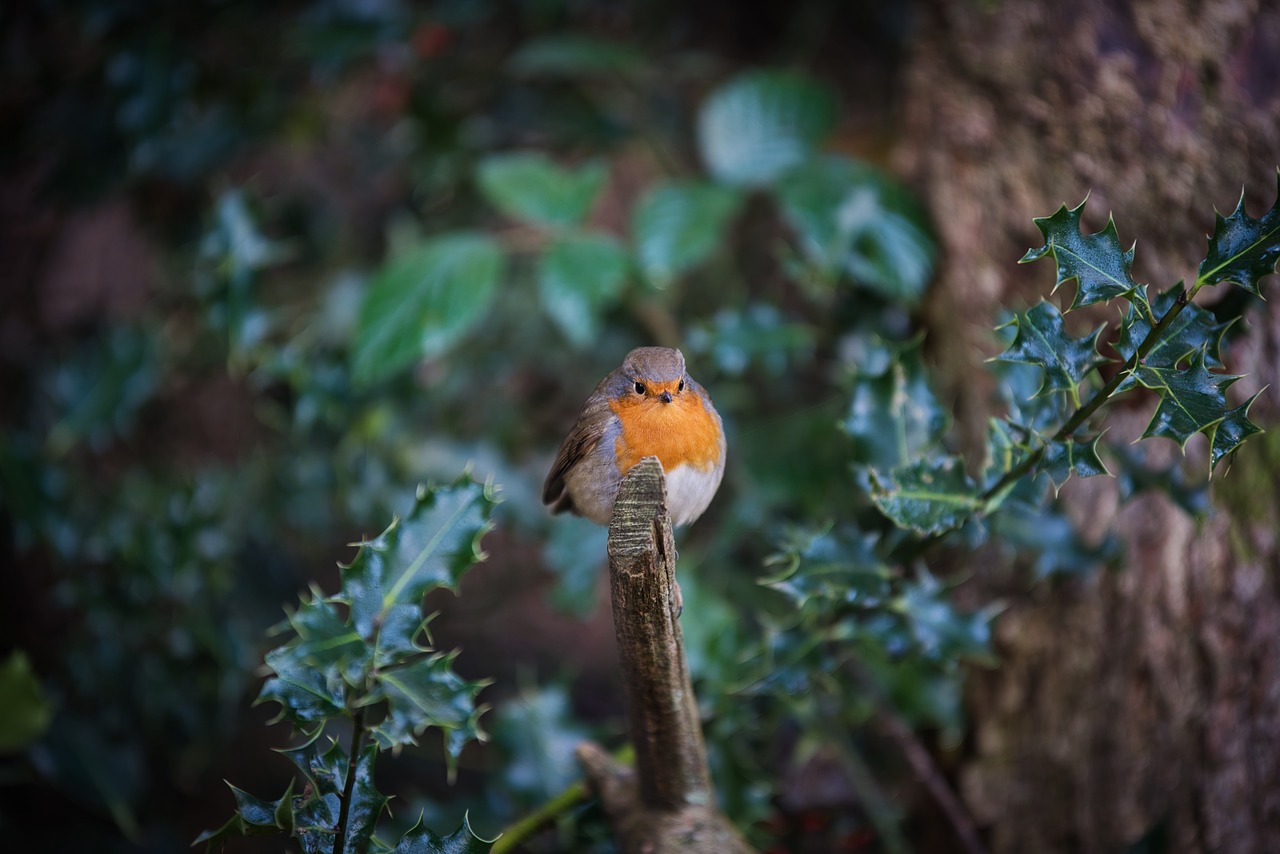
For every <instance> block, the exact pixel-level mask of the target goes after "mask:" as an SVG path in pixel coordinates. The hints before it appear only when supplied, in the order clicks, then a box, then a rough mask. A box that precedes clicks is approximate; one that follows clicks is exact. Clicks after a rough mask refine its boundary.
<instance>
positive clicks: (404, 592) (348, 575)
mask: <svg viewBox="0 0 1280 854" xmlns="http://www.w3.org/2000/svg"><path fill="white" fill-rule="evenodd" d="M496 503H497V502H496V498H495V495H494V492H493V489H492V488H491V487H489V486H486V485H484V484H479V483H476V482H475V481H473V480H471V479H470V478H469V477H467V476H463V477H462V478H460V479H459V480H457V481H455V482H454V483H453V484H451V485H449V486H421V487H419V488H418V495H417V500H416V501H415V503H414V506H413V510H411V511H410V512H409V515H408V516H406V517H405V518H404V519H397V520H395V521H394V522H392V523H391V526H390V527H388V528H387V530H385V531H383V532H382V534H381V535H380V536H379V537H378V538H377V539H374V540H367V541H365V542H363V543H360V551H359V552H357V553H356V556H355V559H354V560H352V561H351V563H350V564H347V565H346V566H344V567H342V594H341V596H339V597H335V598H336V599H338V600H340V601H343V602H346V603H347V604H348V605H350V606H351V617H352V620H353V621H354V623H355V627H356V631H357V632H359V633H360V635H361V636H363V637H366V638H370V637H372V636H373V632H374V630H375V627H376V626H378V625H381V624H383V623H385V620H386V615H387V613H388V612H389V611H390V610H391V609H392V608H393V607H394V606H396V605H412V606H418V605H420V604H421V602H422V597H423V596H424V595H426V594H427V593H428V592H429V591H431V590H434V589H436V588H438V587H445V588H448V589H450V590H456V586H457V583H458V580H459V578H461V576H462V574H463V573H464V572H466V570H467V569H469V568H470V567H471V565H472V564H474V563H476V562H477V561H480V560H483V559H484V553H483V552H481V551H480V538H481V537H483V536H484V534H485V533H486V532H487V531H488V530H489V529H490V528H491V527H492V524H491V523H490V521H489V516H490V514H491V513H492V511H493V507H494V505H495V504H496Z"/></svg>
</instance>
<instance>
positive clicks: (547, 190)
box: [476, 152, 607, 226]
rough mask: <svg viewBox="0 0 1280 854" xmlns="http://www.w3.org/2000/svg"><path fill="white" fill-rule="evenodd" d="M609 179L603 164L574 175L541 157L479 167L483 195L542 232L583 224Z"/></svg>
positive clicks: (496, 159) (488, 161) (495, 159)
mask: <svg viewBox="0 0 1280 854" xmlns="http://www.w3.org/2000/svg"><path fill="white" fill-rule="evenodd" d="M606 175H607V172H606V169H605V166H604V164H602V163H588V164H587V165H585V166H581V167H579V168H577V169H569V168H564V167H561V166H559V165H557V164H556V163H555V162H553V161H552V160H551V159H550V158H549V157H547V156H546V155H545V154H539V153H537V152H519V153H515V154H495V155H493V156H491V157H487V158H485V159H484V160H483V161H481V162H480V165H479V166H477V167H476V180H477V182H478V183H479V186H480V191H481V192H482V193H484V195H485V197H486V198H487V199H488V200H489V202H490V203H491V204H492V205H493V206H494V207H496V208H497V209H498V210H500V211H502V212H503V213H504V214H506V215H507V216H510V217H512V218H514V219H520V220H526V221H528V222H532V223H536V224H538V225H543V226H571V225H577V224H579V223H580V222H582V220H583V218H585V217H586V215H587V211H589V210H590V209H591V203H592V202H593V201H595V198H596V196H597V195H599V193H600V188H601V187H603V186H604V180H605V177H606Z"/></svg>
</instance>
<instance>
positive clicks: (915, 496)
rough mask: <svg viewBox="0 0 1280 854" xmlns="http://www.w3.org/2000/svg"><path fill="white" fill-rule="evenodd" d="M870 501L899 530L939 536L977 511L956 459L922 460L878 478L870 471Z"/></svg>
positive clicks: (973, 490) (969, 484)
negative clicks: (904, 529) (907, 529)
mask: <svg viewBox="0 0 1280 854" xmlns="http://www.w3.org/2000/svg"><path fill="white" fill-rule="evenodd" d="M870 480H871V500H872V501H874V502H875V505H876V507H878V508H879V509H880V512H881V513H883V514H884V515H885V516H887V517H889V519H890V520H891V521H892V522H893V523H894V524H895V525H897V526H898V527H900V528H910V529H911V530H913V531H917V532H919V533H921V534H926V535H927V534H940V533H942V532H943V531H947V530H950V529H951V528H958V527H960V526H961V525H962V524H964V522H965V521H966V520H967V519H968V518H969V517H970V516H972V515H973V514H974V513H975V512H977V510H978V509H979V508H980V507H981V502H980V501H979V500H978V496H977V490H976V488H975V486H974V484H973V482H972V481H971V480H970V479H969V476H968V475H966V474H965V472H964V465H963V462H962V461H961V460H960V458H959V457H945V458H943V459H941V460H937V461H935V460H928V459H922V460H919V461H917V462H915V463H912V464H911V465H908V466H903V467H901V468H896V469H893V470H892V471H890V472H888V473H887V474H882V473H880V472H878V471H876V470H874V469H872V470H871V471H870Z"/></svg>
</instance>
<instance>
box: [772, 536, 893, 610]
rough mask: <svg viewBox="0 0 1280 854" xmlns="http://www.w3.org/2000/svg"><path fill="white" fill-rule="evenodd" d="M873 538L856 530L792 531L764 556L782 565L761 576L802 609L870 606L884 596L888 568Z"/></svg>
mask: <svg viewBox="0 0 1280 854" xmlns="http://www.w3.org/2000/svg"><path fill="white" fill-rule="evenodd" d="M875 544H876V537H875V535H873V534H866V533H863V532H862V531H858V530H856V529H847V528H838V529H837V528H830V527H828V528H824V529H820V530H816V531H815V530H809V531H793V532H792V533H791V534H790V535H789V536H788V537H787V539H786V541H785V542H784V543H783V546H782V551H781V552H779V553H778V554H775V555H773V556H772V557H770V558H769V563H770V564H771V565H775V566H778V565H780V566H781V567H782V569H781V570H780V571H779V572H777V573H776V574H775V575H773V576H771V577H769V578H765V579H762V580H761V582H760V583H761V584H765V585H767V586H769V587H771V588H773V589H774V590H777V591H778V592H779V593H781V594H783V595H784V596H786V597H787V598H789V599H790V600H791V601H792V602H794V603H795V605H796V607H798V608H804V607H806V606H807V605H809V604H810V603H811V602H816V603H832V604H836V605H849V606H853V607H857V608H876V607H879V606H881V605H882V604H884V603H885V602H886V601H887V599H888V597H889V595H890V592H891V590H890V581H891V579H892V577H893V572H892V570H891V569H890V568H889V567H888V566H886V565H885V564H884V562H883V561H881V560H880V559H879V558H877V557H876V554H875V550H874V546H875Z"/></svg>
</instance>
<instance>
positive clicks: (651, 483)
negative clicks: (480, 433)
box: [578, 457, 752, 854]
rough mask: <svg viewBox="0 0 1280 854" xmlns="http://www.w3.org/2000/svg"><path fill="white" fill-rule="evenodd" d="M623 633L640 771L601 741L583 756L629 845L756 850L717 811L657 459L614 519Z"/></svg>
mask: <svg viewBox="0 0 1280 854" xmlns="http://www.w3.org/2000/svg"><path fill="white" fill-rule="evenodd" d="M608 551H609V581H610V592H611V594H612V598H613V622H614V631H615V632H616V634H617V639H618V652H619V657H620V659H621V663H622V677H623V684H624V686H625V690H626V696H627V721H628V725H629V728H630V730H631V740H632V743H633V744H634V746H635V755H636V760H635V770H634V772H633V771H632V770H631V769H630V768H627V767H625V766H622V765H620V764H619V763H617V762H615V761H613V760H612V759H611V758H610V757H609V756H608V755H607V754H606V753H605V752H604V751H602V750H601V749H600V748H599V747H596V746H595V745H584V746H583V747H581V748H579V751H578V758H579V761H580V762H581V764H582V766H583V769H584V772H585V773H586V776H587V780H588V782H589V785H591V787H592V789H593V790H594V791H595V792H596V793H597V795H598V796H599V797H600V799H601V802H602V803H603V805H604V808H605V811H606V812H607V813H608V814H609V816H610V818H611V820H612V822H613V825H614V830H615V833H616V835H617V838H618V842H619V846H620V847H621V849H622V850H623V851H624V852H644V854H684V852H689V854H750V852H751V851H752V849H751V847H750V846H749V845H747V843H746V841H745V840H743V839H742V837H741V836H739V835H738V832H737V830H736V829H735V828H734V827H733V825H732V824H731V823H730V822H729V820H728V819H726V818H725V817H724V816H723V815H721V814H720V812H719V810H718V809H717V808H716V797H715V791H714V789H713V788H712V785H711V775H710V773H709V771H708V770H707V752H706V746H705V744H704V743H703V740H702V727H701V722H700V721H699V718H698V703H697V698H696V697H695V696H694V693H693V684H692V683H691V682H690V679H689V671H688V666H687V664H686V662H685V656H684V639H683V635H682V633H681V631H680V624H679V622H678V617H679V612H680V605H679V601H680V597H679V592H678V588H677V587H676V581H675V566H676V550H675V541H674V539H673V537H672V532H671V518H670V516H669V515H668V514H667V485H666V478H665V477H664V476H663V473H662V465H661V464H660V463H659V462H658V459H657V457H646V458H645V459H643V460H641V461H640V463H639V464H638V465H637V466H636V467H635V468H633V469H632V470H631V471H630V472H629V473H628V474H627V476H626V477H625V478H623V481H622V486H621V487H620V488H619V490H618V498H617V501H616V502H615V504H614V510H613V520H612V522H611V523H610V525H609V547H608Z"/></svg>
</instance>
